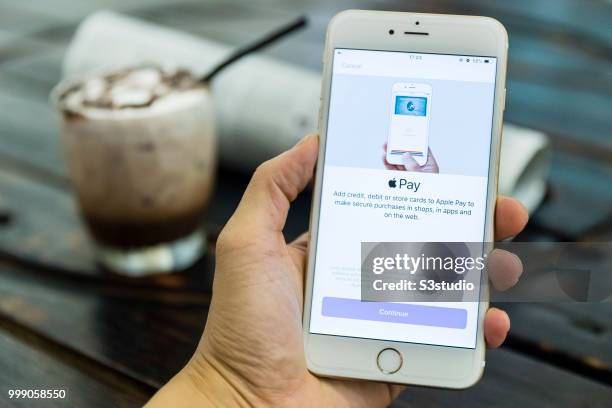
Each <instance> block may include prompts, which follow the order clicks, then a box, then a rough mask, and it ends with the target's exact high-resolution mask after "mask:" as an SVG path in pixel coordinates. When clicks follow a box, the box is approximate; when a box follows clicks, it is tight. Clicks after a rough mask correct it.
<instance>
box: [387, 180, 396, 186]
mask: <svg viewBox="0 0 612 408" xmlns="http://www.w3.org/2000/svg"><path fill="white" fill-rule="evenodd" d="M396 186H397V182H396V181H395V179H391V180H389V187H391V188H395V187H396Z"/></svg>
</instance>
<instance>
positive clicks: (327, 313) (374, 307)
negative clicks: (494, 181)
mask: <svg viewBox="0 0 612 408" xmlns="http://www.w3.org/2000/svg"><path fill="white" fill-rule="evenodd" d="M496 64H497V60H496V58H494V57H490V56H470V55H447V54H422V53H407V52H390V51H375V50H358V49H339V48H337V49H335V50H334V52H333V61H332V78H331V89H330V100H329V111H328V118H327V130H326V132H327V133H326V141H325V143H326V146H325V161H324V167H323V179H322V180H323V181H322V186H321V198H320V203H319V204H320V207H319V208H320V210H319V220H318V233H317V236H316V237H314V238H315V239H316V243H317V244H316V253H315V257H314V260H313V262H314V278H313V279H314V280H313V287H312V304H311V310H310V326H309V331H310V332H311V333H313V334H322V335H332V336H344V337H355V338H364V339H379V340H390V341H397V342H408V343H420V344H432V345H440V346H449V347H461V348H475V346H476V339H477V337H476V336H477V326H478V314H479V302H478V301H477V299H478V298H476V300H474V301H468V302H464V301H459V302H447V301H444V302H436V301H427V302H426V303H422V302H412V303H410V302H395V301H385V302H372V301H368V302H365V301H362V285H363V283H362V280H361V271H362V262H363V248H364V243H394V242H481V243H482V242H483V240H484V239H485V215H486V211H487V198H488V195H489V194H494V192H492V191H488V185H489V179H488V177H489V168H490V166H491V165H492V164H491V163H490V159H491V155H490V150H491V141H492V123H493V107H494V100H495V75H496ZM406 154H408V155H409V156H410V158H412V159H414V160H410V158H409V157H404V156H405V155H406Z"/></svg>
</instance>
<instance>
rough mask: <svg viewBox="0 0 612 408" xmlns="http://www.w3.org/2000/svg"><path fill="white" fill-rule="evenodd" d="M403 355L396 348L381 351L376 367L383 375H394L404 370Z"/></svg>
mask: <svg viewBox="0 0 612 408" xmlns="http://www.w3.org/2000/svg"><path fill="white" fill-rule="evenodd" d="M402 363H403V359H402V355H401V354H400V352H399V351H397V350H396V349H394V348H386V349H383V350H381V352H380V353H378V356H377V357H376V365H377V366H378V369H379V370H380V371H381V372H382V373H383V374H393V373H396V372H398V371H399V369H400V368H402Z"/></svg>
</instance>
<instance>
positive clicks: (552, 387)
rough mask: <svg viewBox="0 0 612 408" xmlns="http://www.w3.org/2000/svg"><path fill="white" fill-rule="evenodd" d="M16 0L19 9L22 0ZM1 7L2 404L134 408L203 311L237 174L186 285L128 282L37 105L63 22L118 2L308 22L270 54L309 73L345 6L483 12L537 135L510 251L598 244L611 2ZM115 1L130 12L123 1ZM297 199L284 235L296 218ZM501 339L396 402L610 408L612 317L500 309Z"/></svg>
mask: <svg viewBox="0 0 612 408" xmlns="http://www.w3.org/2000/svg"><path fill="white" fill-rule="evenodd" d="M22 3H23V4H22ZM22 3H21V2H20V3H18V2H13V1H10V0H0V406H13V405H15V404H16V405H22V406H30V405H31V404H30V402H28V401H25V402H24V401H23V400H22V401H21V402H19V403H17V402H16V401H15V400H8V395H7V390H8V389H9V388H20V389H23V388H26V389H27V388H46V389H49V388H51V389H52V388H62V389H65V390H66V392H67V399H66V400H64V401H60V400H55V401H52V400H48V401H46V404H45V405H44V406H66V405H68V406H78V407H82V406H100V407H106V406H108V407H116V406H120V407H121V406H137V405H141V404H142V403H144V402H145V401H146V400H147V399H148V398H149V397H150V396H151V395H152V394H153V393H154V392H155V390H156V389H158V388H159V387H160V386H161V385H162V384H163V383H164V382H166V381H167V380H168V379H169V378H170V377H171V376H172V375H173V373H175V372H176V371H177V370H178V369H179V368H180V367H181V366H182V365H183V364H184V363H185V362H186V361H187V359H188V358H189V356H190V355H191V353H192V352H193V350H194V348H195V346H196V342H197V341H198V339H199V336H200V334H201V332H202V329H203V327H204V324H205V321H206V312H207V309H208V304H209V300H210V296H211V294H210V288H211V281H212V274H213V268H212V261H213V257H214V238H215V233H216V232H218V230H219V229H220V227H221V226H222V225H223V224H224V222H225V221H226V220H227V218H228V217H229V215H230V214H231V213H232V211H233V210H234V208H235V206H236V204H237V202H238V200H239V198H240V195H241V193H242V190H243V188H244V186H245V185H246V183H247V181H248V176H247V175H246V174H241V173H236V172H232V171H231V170H229V169H226V168H221V171H220V178H219V183H218V188H217V191H216V194H215V197H214V200H213V203H212V208H211V211H210V216H209V218H208V225H207V229H208V230H209V231H210V232H211V233H210V237H209V238H210V243H209V244H210V245H209V247H210V252H209V256H208V257H207V258H205V259H204V260H202V262H200V263H199V264H198V265H197V266H196V267H194V268H192V269H191V270H190V271H189V272H187V273H184V274H177V275H171V276H163V277H157V278H152V279H145V280H137V281H134V280H129V279H125V278H120V277H117V276H112V275H109V274H105V273H103V272H101V271H99V269H98V268H97V267H96V265H95V262H94V260H93V258H92V251H91V246H90V243H89V241H88V238H87V236H86V234H85V233H84V231H83V227H82V225H81V222H80V221H79V219H78V217H77V215H76V213H75V208H74V203H73V202H72V198H71V192H70V186H69V185H68V183H67V181H66V175H65V171H64V169H63V163H62V160H61V154H60V149H59V148H58V137H57V132H56V128H55V126H54V120H53V116H52V111H51V110H50V109H49V107H48V104H47V95H48V93H49V90H50V89H51V87H52V86H53V85H54V84H55V83H56V82H57V81H58V79H59V77H60V65H61V60H62V57H63V53H64V51H65V49H66V47H67V44H68V41H69V40H70V38H71V36H72V34H73V32H74V30H75V28H76V25H77V24H78V22H79V20H80V19H82V18H83V17H84V16H85V15H87V14H88V13H90V12H92V11H94V10H96V9H99V8H115V9H117V10H120V11H123V12H126V13H129V14H131V15H134V16H138V17H141V18H144V19H147V20H150V21H153V22H157V23H161V24H166V25H168V26H171V27H176V28H180V29H183V30H187V31H190V32H192V33H195V34H198V35H202V36H207V37H211V38H213V39H216V40H219V41H223V42H226V43H229V44H234V45H237V44H240V43H242V42H245V41H246V40H247V39H248V38H252V37H253V36H254V35H257V34H258V33H264V32H266V31H267V30H269V29H271V28H272V27H274V26H276V25H278V24H281V23H282V22H284V21H286V20H287V19H289V18H291V17H293V16H295V15H296V14H297V13H300V12H305V13H307V14H308V15H309V17H310V20H311V25H310V27H309V28H308V29H307V30H305V31H303V32H301V33H299V34H297V35H296V36H294V37H293V38H291V39H290V40H288V41H286V42H284V43H282V44H279V45H276V46H274V47H273V48H272V49H270V50H268V51H267V53H268V54H270V55H273V56H276V57H279V58H281V59H284V60H287V61H290V62H294V63H298V64H303V65H306V66H309V67H312V68H313V69H320V57H321V52H322V47H323V42H324V30H325V25H326V24H327V21H328V20H329V18H330V17H331V16H332V15H333V14H334V13H335V12H337V11H339V10H341V9H345V8H377V9H389V10H391V9H394V10H406V11H423V12H445V13H463V14H482V15H489V16H493V17H496V18H498V19H499V20H500V21H502V22H503V23H504V24H505V25H506V27H507V29H508V32H509V34H510V44H511V45H510V65H509V80H508V101H507V105H506V106H507V108H506V119H507V120H508V121H510V122H513V123H516V124H520V125H526V126H530V127H533V128H536V129H540V130H544V131H546V132H547V133H548V134H549V135H550V136H551V138H552V141H553V145H554V160H553V167H552V172H551V176H550V183H549V193H548V195H547V198H546V202H545V203H544V205H543V206H542V207H541V208H540V209H539V210H538V211H537V213H536V214H535V215H534V216H533V218H532V220H531V222H530V224H529V226H528V228H527V230H526V231H525V232H524V233H523V234H522V235H521V236H520V237H519V239H524V240H553V241H554V240H569V241H573V240H593V241H595V240H602V241H608V240H610V238H611V237H612V184H611V181H612V138H611V136H612V135H611V134H610V129H611V124H612V123H611V121H612V115H611V113H612V112H611V107H612V104H611V102H612V98H611V94H612V62H611V55H612V32H611V31H610V29H609V28H610V21H612V10H611V9H612V6H611V5H610V3H609V2H606V1H578V0H576V1H570V0H558V1H552V0H544V1H542V0H540V1H528V0H514V1H497V2H492V1H485V0H464V1H451V0H437V1H433V0H431V1H425V0H422V1H344V0H343V1H337V2H327V1H325V0H317V1H312V2H310V1H308V2H307V1H304V0H302V1H295V2H283V1H281V0H261V1H251V2H238V1H236V0H230V1H228V0H207V1H200V2H196V1H184V2H182V1H177V2H164V1H161V0H158V1H156V0H153V1H144V0H138V1H132V2H120V1H113V0H91V1H79V2H72V1H69V0H62V1H56V2H40V4H37V5H35V4H32V3H30V2H22ZM124 3H129V4H128V5H126V4H124ZM308 207H309V196H308V194H305V195H304V196H302V197H300V199H299V200H298V201H297V203H296V205H295V206H294V208H293V209H292V210H291V214H290V220H289V222H288V225H287V236H288V237H292V236H295V235H296V234H297V233H299V232H300V231H302V230H304V229H305V228H306V225H307V210H308ZM508 306H509V309H510V313H511V315H512V318H513V321H512V331H511V334H510V338H509V340H508V342H507V346H506V347H504V348H502V349H501V350H496V351H492V352H490V353H489V354H488V356H487V370H486V372H485V376H484V378H483V380H482V381H481V382H480V383H478V385H476V386H475V387H473V388H471V389H469V390H467V391H460V392H458V391H446V390H435V389H425V388H410V389H408V390H407V391H406V392H405V393H404V394H403V395H402V396H401V398H400V399H399V401H397V403H396V406H409V405H415V406H440V405H443V406H447V405H448V406H470V407H472V406H491V405H492V404H495V405H500V406H510V407H517V406H521V407H526V406H534V407H535V406H537V407H541V406H555V407H557V406H576V405H581V406H610V404H612V307H611V306H610V305H609V304H586V303H585V304H559V305H555V304H513V305H508Z"/></svg>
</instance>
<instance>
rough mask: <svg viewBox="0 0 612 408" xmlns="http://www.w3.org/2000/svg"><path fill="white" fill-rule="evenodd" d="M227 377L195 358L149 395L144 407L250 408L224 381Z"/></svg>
mask: <svg viewBox="0 0 612 408" xmlns="http://www.w3.org/2000/svg"><path fill="white" fill-rule="evenodd" d="M228 375H229V374H228V373H223V372H222V371H221V370H218V369H217V368H215V367H214V366H213V365H212V364H211V363H210V362H209V361H208V360H207V359H206V357H204V356H202V355H196V356H194V357H193V358H192V359H191V360H190V361H189V363H187V365H186V366H185V367H184V368H183V369H182V370H181V371H180V372H179V373H178V374H177V375H175V376H174V377H173V378H172V379H171V380H170V382H168V383H167V384H166V385H164V386H163V387H162V388H161V389H160V390H159V391H158V392H157V393H156V394H155V395H154V396H153V398H152V399H151V400H150V401H149V403H148V404H147V407H149V408H155V407H158V406H159V407H168V406H181V407H186V408H189V407H208V406H210V407H219V406H222V407H228V408H231V407H247V406H250V404H249V403H248V402H247V399H246V398H245V394H244V392H241V391H240V390H239V389H238V387H236V386H235V385H234V384H235V382H233V381H229V380H228ZM233 383H234V384H233Z"/></svg>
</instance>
